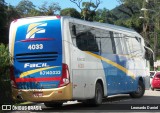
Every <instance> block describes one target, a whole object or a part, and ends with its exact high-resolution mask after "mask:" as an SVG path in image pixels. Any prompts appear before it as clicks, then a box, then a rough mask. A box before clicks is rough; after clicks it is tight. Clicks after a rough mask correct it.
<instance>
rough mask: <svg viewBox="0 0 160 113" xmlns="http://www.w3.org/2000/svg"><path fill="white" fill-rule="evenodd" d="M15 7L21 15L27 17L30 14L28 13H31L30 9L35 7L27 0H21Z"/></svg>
mask: <svg viewBox="0 0 160 113" xmlns="http://www.w3.org/2000/svg"><path fill="white" fill-rule="evenodd" d="M16 9H17V11H18V13H19V14H20V15H21V17H27V16H31V15H29V14H30V13H31V11H32V10H34V9H35V5H34V4H33V3H32V2H31V1H29V0H22V1H20V2H19V4H18V5H17V6H16Z"/></svg>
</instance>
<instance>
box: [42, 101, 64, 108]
mask: <svg viewBox="0 0 160 113" xmlns="http://www.w3.org/2000/svg"><path fill="white" fill-rule="evenodd" d="M44 105H45V106H46V107H61V106H62V105H63V103H62V102H53V103H50V102H49V103H44Z"/></svg>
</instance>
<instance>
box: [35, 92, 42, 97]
mask: <svg viewBox="0 0 160 113" xmlns="http://www.w3.org/2000/svg"><path fill="white" fill-rule="evenodd" d="M42 96H43V92H34V93H33V97H42Z"/></svg>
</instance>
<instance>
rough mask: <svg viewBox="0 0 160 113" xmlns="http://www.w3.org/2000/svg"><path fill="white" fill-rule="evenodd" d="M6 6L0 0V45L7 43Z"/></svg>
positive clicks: (2, 0)
mask: <svg viewBox="0 0 160 113" xmlns="http://www.w3.org/2000/svg"><path fill="white" fill-rule="evenodd" d="M6 8H7V5H6V3H5V1H4V0H0V34H1V35H0V43H7V42H8V40H7V37H6V32H7V26H6V24H7V21H6V19H7V14H6Z"/></svg>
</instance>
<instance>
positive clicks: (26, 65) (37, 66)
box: [24, 63, 49, 68]
mask: <svg viewBox="0 0 160 113" xmlns="http://www.w3.org/2000/svg"><path fill="white" fill-rule="evenodd" d="M27 67H30V68H40V67H49V65H47V63H25V64H24V68H27Z"/></svg>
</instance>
